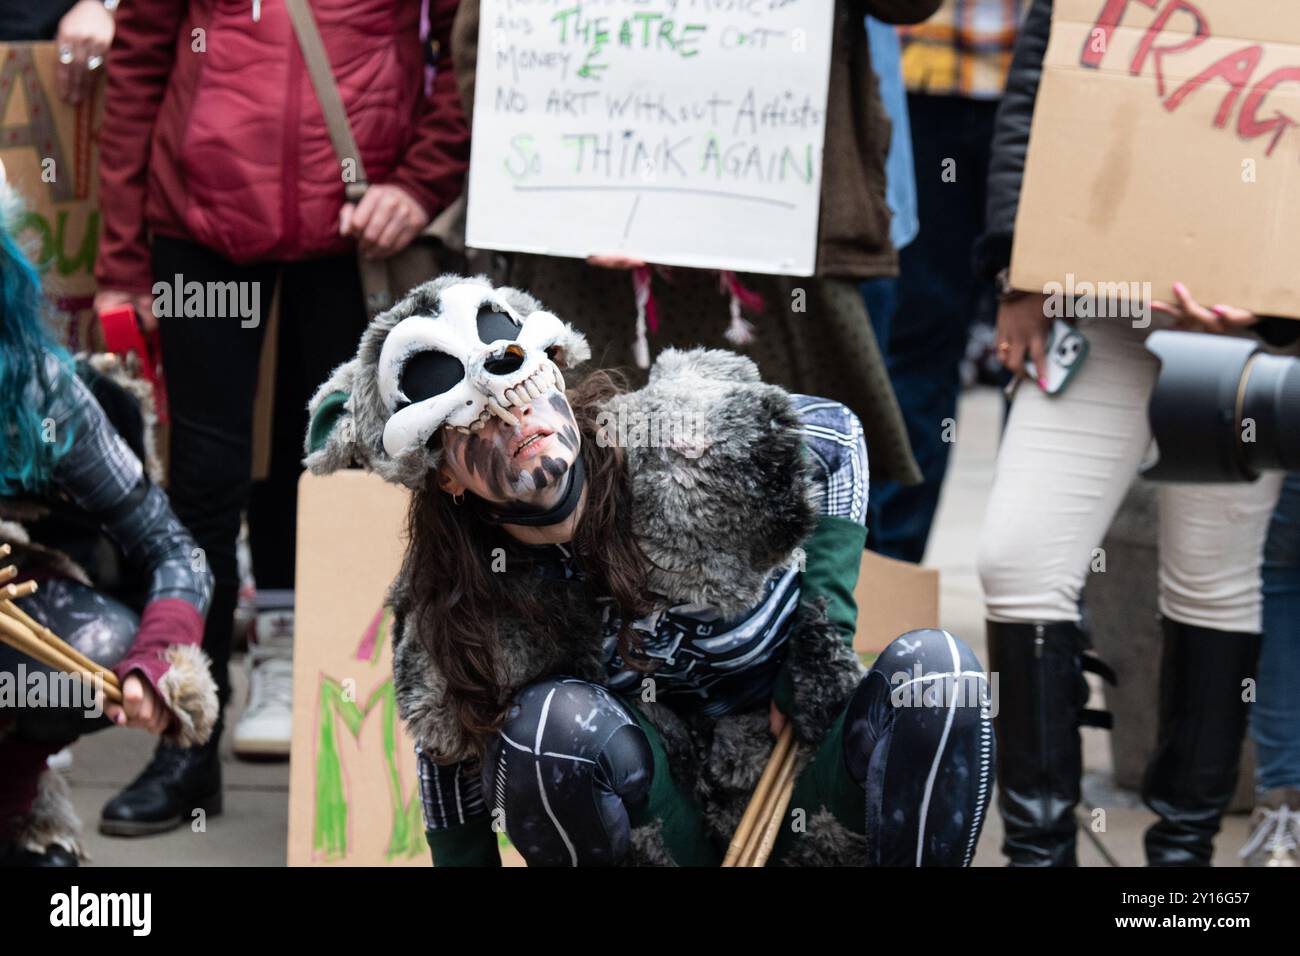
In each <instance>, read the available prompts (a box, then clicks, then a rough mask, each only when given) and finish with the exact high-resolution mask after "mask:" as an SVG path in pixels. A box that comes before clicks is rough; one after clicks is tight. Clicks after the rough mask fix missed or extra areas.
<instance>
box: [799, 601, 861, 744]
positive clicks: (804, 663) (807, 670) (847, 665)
mask: <svg viewBox="0 0 1300 956" xmlns="http://www.w3.org/2000/svg"><path fill="white" fill-rule="evenodd" d="M783 666H784V668H785V670H786V672H787V673H788V674H789V676H790V681H791V684H792V686H793V689H794V711H793V713H791V714H790V719H791V720H792V721H793V722H794V733H795V737H797V738H798V740H799V742H800V743H801V744H806V745H808V746H816V745H817V744H820V743H821V742H822V740H823V739H825V737H826V734H827V733H828V732H829V731H830V729H831V727H832V726H833V725H834V723H835V721H836V720H837V719H838V718H839V716H840V714H841V712H843V710H844V707H845V705H846V704H847V703H848V702H849V698H850V697H852V696H853V692H854V691H855V690H856V689H857V686H858V684H859V683H860V682H861V681H862V677H863V675H865V674H866V668H864V667H863V666H862V662H861V661H860V660H858V655H857V652H855V651H854V650H853V648H852V647H850V646H849V645H847V644H845V643H844V640H843V638H842V637H841V636H840V632H839V629H838V628H836V627H835V625H834V624H832V623H831V621H830V619H829V618H828V617H827V616H826V612H825V609H824V606H823V603H822V602H820V601H819V602H818V603H816V604H808V603H803V604H800V606H799V612H798V617H797V618H796V619H795V623H794V629H793V631H792V632H791V634H790V649H789V653H788V656H787V657H786V660H785V664H784V665H783Z"/></svg>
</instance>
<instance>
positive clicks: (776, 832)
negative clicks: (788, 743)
mask: <svg viewBox="0 0 1300 956" xmlns="http://www.w3.org/2000/svg"><path fill="white" fill-rule="evenodd" d="M795 756H796V753H795V751H794V750H793V749H791V751H790V755H789V757H787V758H786V762H785V766H783V767H782V768H781V777H780V779H779V780H778V781H777V784H776V787H775V794H776V796H775V799H774V800H773V806H772V813H771V816H769V817H768V820H767V826H765V827H764V828H763V832H762V834H761V836H760V837H759V839H758V846H757V847H756V848H755V850H754V855H753V857H752V858H751V859H750V862H749V865H750V866H766V865H767V858H768V857H769V856H771V855H772V848H773V847H774V846H776V838H777V837H778V836H780V834H781V827H782V825H784V823H785V811H786V808H787V807H789V806H790V797H791V796H793V795H794V767H795V762H796V761H795Z"/></svg>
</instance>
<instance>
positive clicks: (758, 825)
mask: <svg viewBox="0 0 1300 956" xmlns="http://www.w3.org/2000/svg"><path fill="white" fill-rule="evenodd" d="M795 751H796V748H795V747H791V748H790V749H789V750H787V751H786V752H785V755H784V757H783V758H782V760H781V763H780V765H779V766H778V767H777V770H776V778H775V779H774V780H773V781H772V786H771V787H770V788H769V789H768V791H767V793H766V794H765V795H764V798H763V805H762V807H761V808H760V810H759V814H758V819H757V820H756V821H755V823H754V830H753V832H752V833H750V835H749V842H748V843H747V844H746V845H745V849H744V852H742V853H741V854H740V859H739V861H737V864H736V865H737V866H754V865H755V863H754V860H755V858H756V857H757V856H758V851H759V847H760V846H761V845H762V842H763V834H765V833H766V832H767V830H768V828H769V827H770V826H771V824H772V815H773V814H774V813H776V812H777V804H778V803H779V802H780V799H781V785H782V783H783V782H784V780H785V778H786V776H787V773H788V771H789V768H790V767H791V766H792V764H793V761H794V756H795Z"/></svg>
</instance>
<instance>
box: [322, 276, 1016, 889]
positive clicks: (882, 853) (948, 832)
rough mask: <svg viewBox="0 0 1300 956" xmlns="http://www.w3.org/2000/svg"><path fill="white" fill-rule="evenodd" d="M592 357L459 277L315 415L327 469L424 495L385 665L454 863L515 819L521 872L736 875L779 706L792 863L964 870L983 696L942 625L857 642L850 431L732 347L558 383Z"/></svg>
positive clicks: (473, 859) (502, 296)
mask: <svg viewBox="0 0 1300 956" xmlns="http://www.w3.org/2000/svg"><path fill="white" fill-rule="evenodd" d="M587 357H588V348H587V344H586V341H585V339H584V338H583V336H582V335H581V334H579V333H578V332H577V331H575V330H574V329H572V328H571V327H569V326H568V325H566V324H565V323H563V322H562V321H560V320H559V319H558V318H557V317H555V316H554V315H552V314H550V313H549V312H546V311H544V310H543V309H542V307H541V305H540V303H538V302H537V301H536V300H535V299H533V298H532V297H531V296H529V295H527V294H525V293H523V292H520V291H518V290H515V289H510V288H493V287H492V286H491V285H490V284H489V283H488V282H487V281H486V280H484V279H482V278H479V279H464V278H461V277H458V276H443V277H442V278H439V279H437V280H435V281H433V282H429V283H426V284H425V285H423V286H420V287H419V288H417V289H415V290H414V291H413V292H411V293H410V294H409V295H408V296H407V297H406V298H405V299H404V300H403V301H402V302H400V303H399V304H398V305H397V306H395V307H394V308H393V309H392V310H390V311H389V312H387V313H384V314H383V315H381V316H379V317H378V318H376V319H375V320H374V321H373V322H372V324H371V325H370V327H369V329H368V330H367V331H366V333H365V335H364V336H363V337H362V340H361V344H360V348H359V350H358V352H357V355H356V357H355V358H354V359H353V360H352V361H350V362H348V363H346V364H344V365H343V366H341V367H340V368H339V369H337V370H336V371H335V373H334V374H333V375H332V376H331V378H330V380H329V381H327V382H326V383H325V384H324V385H322V387H321V388H320V390H319V391H318V392H317V394H316V396H315V397H314V398H313V400H312V404H311V411H312V425H311V428H310V431H309V434H308V436H307V451H308V455H307V459H306V461H307V465H308V467H309V468H310V469H311V470H312V471H314V472H316V473H318V474H320V473H326V472H330V471H333V470H335V469H338V468H342V467H347V466H350V465H354V464H355V465H361V466H363V467H366V468H369V469H371V470H373V471H375V472H376V473H378V474H379V475H381V476H382V477H384V478H385V479H387V480H390V481H393V482H398V483H401V484H404V485H406V486H407V487H408V488H410V489H411V491H412V493H413V494H412V498H411V507H410V514H409V532H410V544H409V548H408V550H407V554H406V560H405V562H404V564H403V568H402V570H401V572H400V573H399V575H398V578H397V580H396V581H395V582H394V584H393V586H392V590H391V593H390V598H389V599H390V603H391V605H392V607H393V609H394V613H395V624H394V628H393V634H394V644H393V654H394V659H393V669H394V678H395V683H396V688H397V698H398V705H399V708H400V711H401V715H402V718H403V720H404V721H405V723H406V726H407V728H408V729H409V730H410V732H411V734H412V736H413V737H414V738H415V740H416V745H417V749H418V750H419V753H420V760H419V765H420V777H421V784H422V796H423V802H424V810H425V821H426V827H427V835H428V840H429V844H430V847H431V848H432V851H433V858H434V862H435V864H436V865H439V866H446V865H472V864H479V865H496V864H497V863H499V857H498V854H497V842H496V832H494V831H497V830H502V829H503V830H504V831H505V832H506V833H507V834H508V836H509V837H510V839H511V840H512V842H513V843H514V844H515V845H516V846H517V847H518V848H519V850H520V852H521V853H522V855H523V856H524V858H525V860H526V861H527V862H528V863H529V864H530V865H548V864H550V865H600V864H616V863H623V864H632V865H656V864H660V865H672V864H677V865H716V864H717V863H718V862H719V861H720V860H721V856H722V851H723V849H724V848H725V847H726V844H727V842H728V840H729V839H730V837H731V835H732V832H733V830H734V829H735V826H736V824H737V823H738V821H739V818H740V816H741V813H742V812H743V809H744V806H745V804H746V802H747V800H748V798H749V795H750V793H751V792H752V790H753V787H754V785H755V783H756V781H757V778H758V776H759V774H760V772H761V771H762V767H763V764H764V761H765V758H766V756H767V754H768V752H769V750H770V748H771V746H772V740H771V736H770V734H769V731H770V729H773V730H774V729H776V728H777V727H779V726H780V725H781V724H782V723H783V722H784V721H785V719H786V715H788V719H790V720H792V721H793V724H794V731H795V736H796V739H797V740H798V741H799V743H800V744H801V745H802V747H801V754H802V757H801V760H802V763H801V766H800V767H799V772H798V776H797V781H796V786H795V789H794V795H793V798H792V800H791V804H790V807H791V809H790V814H789V816H788V817H787V820H786V825H784V826H783V828H782V832H781V836H780V838H779V839H778V841H777V843H776V846H775V849H774V851H773V856H772V861H773V862H774V863H781V864H787V865H790V864H836V865H859V864H877V865H965V864H968V863H969V862H970V859H971V856H972V854H973V852H974V847H975V842H976V839H977V838H978V835H979V831H980V826H981V823H982V820H983V814H984V809H985V807H986V805H987V802H988V797H989V792H990V787H991V782H992V781H991V773H992V769H991V768H992V759H993V739H992V733H991V727H990V722H989V706H988V703H989V701H988V690H987V684H986V681H985V677H984V674H983V671H982V669H981V667H980V664H979V662H978V660H976V658H975V655H974V654H973V653H972V652H971V651H970V649H969V648H967V647H966V646H965V645H964V644H962V643H961V642H960V641H959V640H957V639H956V638H955V637H953V636H952V635H950V634H948V633H947V632H945V631H940V630H925V631H913V632H911V633H909V634H905V635H903V636H902V637H900V638H898V639H897V640H895V641H894V642H893V643H892V644H890V645H889V647H888V648H887V649H886V650H885V651H884V652H883V653H882V654H881V655H880V657H879V659H878V660H877V661H876V663H875V666H874V667H872V668H871V670H870V671H865V670H864V668H863V667H862V665H861V664H860V663H859V661H858V658H857V656H856V655H855V654H854V652H853V650H852V647H851V642H852V637H853V632H854V624H855V619H856V614H857V611H856V608H855V606H854V601H853V589H854V585H855V583H856V577H857V572H858V567H859V561H860V557H861V551H862V546H863V542H864V538H865V534H866V531H865V528H864V527H863V520H864V513H865V507H866V488H867V461H866V449H865V446H864V444H863V441H862V430H861V426H860V425H859V423H858V421H857V419H856V418H855V417H854V416H853V415H852V413H850V412H849V411H848V410H847V409H846V408H844V407H843V406H842V405H839V404H837V403H835V402H831V401H827V400H823V399H817V398H812V397H808V396H800V395H791V394H789V393H787V392H785V391H784V390H782V389H780V388H777V387H775V386H772V385H766V384H764V383H763V382H761V381H760V380H759V378H758V374H757V370H756V368H755V367H754V365H753V363H752V362H750V361H749V360H748V359H746V358H743V357H741V356H738V355H735V354H732V353H730V352H725V351H718V350H704V349H697V350H694V351H685V352H683V351H672V350H670V351H667V352H665V353H664V354H663V355H661V356H660V358H659V360H658V361H657V362H656V363H655V365H654V368H653V369H652V370H651V373H650V380H649V384H648V385H647V386H646V387H645V388H642V389H640V390H638V391H635V392H630V393H627V392H623V391H621V390H620V389H619V388H618V387H617V384H616V383H615V382H614V381H613V379H612V378H611V377H610V376H609V375H608V374H606V373H604V372H601V371H596V372H593V373H591V374H589V375H588V376H586V378H585V379H584V380H583V381H581V382H580V383H578V384H577V385H576V386H575V387H573V388H572V389H568V390H567V391H566V387H565V384H564V379H563V377H562V374H561V370H565V371H567V370H568V369H570V368H572V367H574V366H576V365H578V364H579V363H581V362H582V361H584V360H585V359H586V358H587ZM900 675H901V677H900Z"/></svg>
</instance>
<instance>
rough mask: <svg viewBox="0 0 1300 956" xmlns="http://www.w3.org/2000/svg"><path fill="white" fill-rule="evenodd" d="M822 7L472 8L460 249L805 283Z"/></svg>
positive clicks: (813, 224) (812, 234)
mask: <svg viewBox="0 0 1300 956" xmlns="http://www.w3.org/2000/svg"><path fill="white" fill-rule="evenodd" d="M834 6H835V5H834V4H833V3H827V2H825V0H783V2H775V0H735V2H729V3H719V4H704V3H700V4H672V3H670V4H666V5H664V6H663V7H662V8H661V9H659V10H652V9H650V8H648V7H647V6H646V5H645V3H643V2H638V0H607V2H603V3H586V4H582V3H579V2H577V0H575V2H573V3H572V4H557V3H526V4H525V3H518V2H511V0H482V4H481V18H480V27H479V43H478V51H479V52H478V72H477V79H476V87H477V91H478V92H477V94H476V96H475V104H474V135H473V141H472V142H473V146H472V150H473V155H472V160H471V163H470V174H469V212H468V226H467V242H468V244H469V245H470V246H473V247H476V248H482V249H504V250H513V251H521V252H534V253H543V254H548V255H558V256H578V257H582V256H587V255H591V254H600V253H605V254H622V255H627V256H632V257H636V258H641V259H645V260H647V261H650V262H657V263H663V264H667V265H680V266H694V267H699V268H707V269H734V270H738V271H748V272H763V273H778V274H786V275H811V274H812V272H813V268H814V265H815V259H816V240H817V217H818V211H819V199H820V195H821V165H822V156H821V153H822V142H823V139H824V133H825V116H826V92H827V84H828V80H829V71H830V49H831V28H832V14H833V8H834Z"/></svg>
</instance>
